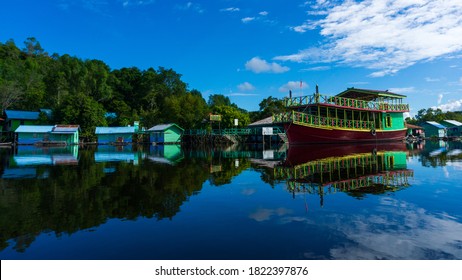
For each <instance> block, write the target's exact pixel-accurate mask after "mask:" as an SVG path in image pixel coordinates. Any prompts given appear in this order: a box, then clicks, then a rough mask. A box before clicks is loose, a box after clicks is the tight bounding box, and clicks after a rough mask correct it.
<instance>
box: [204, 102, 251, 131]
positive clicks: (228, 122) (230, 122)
mask: <svg viewBox="0 0 462 280" xmlns="http://www.w3.org/2000/svg"><path fill="white" fill-rule="evenodd" d="M213 113H214V114H218V115H221V127H222V128H232V127H235V126H234V120H235V119H238V127H245V126H247V125H249V123H250V117H249V114H248V113H247V112H245V111H243V110H240V109H237V108H235V107H232V106H226V105H220V106H215V107H214V111H213Z"/></svg>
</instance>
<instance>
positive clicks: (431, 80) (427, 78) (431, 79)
mask: <svg viewBox="0 0 462 280" xmlns="http://www.w3.org/2000/svg"><path fill="white" fill-rule="evenodd" d="M425 81H426V82H429V83H435V82H439V81H441V79H438V78H430V77H425Z"/></svg>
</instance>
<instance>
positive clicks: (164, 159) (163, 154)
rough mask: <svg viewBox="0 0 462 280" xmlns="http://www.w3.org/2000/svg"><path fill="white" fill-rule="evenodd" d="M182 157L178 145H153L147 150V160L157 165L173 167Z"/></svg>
mask: <svg viewBox="0 0 462 280" xmlns="http://www.w3.org/2000/svg"><path fill="white" fill-rule="evenodd" d="M183 157H184V155H183V152H182V151H181V146H179V145H155V146H151V147H150V150H149V155H148V159H149V160H151V161H154V162H157V163H164V164H170V165H175V164H177V163H179V162H180V161H181V160H182V159H183Z"/></svg>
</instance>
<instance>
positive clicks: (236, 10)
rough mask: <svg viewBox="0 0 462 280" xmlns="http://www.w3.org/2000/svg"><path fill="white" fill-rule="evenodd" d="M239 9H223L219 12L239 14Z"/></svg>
mask: <svg viewBox="0 0 462 280" xmlns="http://www.w3.org/2000/svg"><path fill="white" fill-rule="evenodd" d="M239 11H240V9H239V8H236V7H229V8H225V9H221V10H220V12H239Z"/></svg>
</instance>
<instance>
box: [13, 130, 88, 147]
mask: <svg viewBox="0 0 462 280" xmlns="http://www.w3.org/2000/svg"><path fill="white" fill-rule="evenodd" d="M79 130H80V128H79V126H78V125H20V126H19V127H18V128H17V129H16V130H15V133H16V142H17V143H18V145H34V144H35V145H47V144H64V145H74V144H78V143H79Z"/></svg>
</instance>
